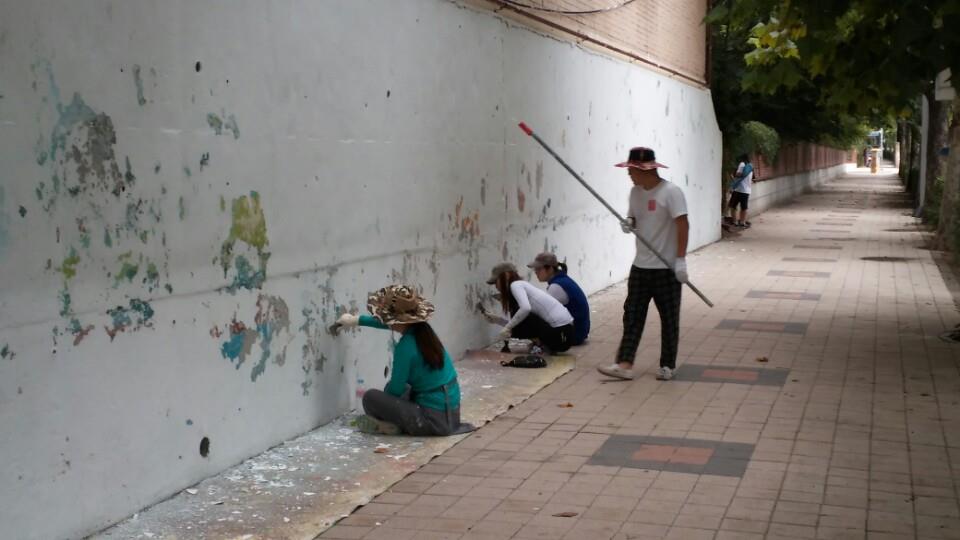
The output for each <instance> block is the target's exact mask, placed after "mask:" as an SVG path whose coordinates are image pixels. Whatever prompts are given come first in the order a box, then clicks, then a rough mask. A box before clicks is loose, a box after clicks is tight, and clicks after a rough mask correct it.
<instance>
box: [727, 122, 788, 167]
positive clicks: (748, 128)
mask: <svg viewBox="0 0 960 540" xmlns="http://www.w3.org/2000/svg"><path fill="white" fill-rule="evenodd" d="M731 150H733V155H734V156H739V155H740V154H754V153H759V154H761V155H763V158H764V159H765V160H766V161H767V163H773V162H774V160H776V159H777V152H779V151H780V135H779V134H777V131H776V130H775V129H773V128H772V127H770V126H768V125H766V124H763V123H761V122H757V121H754V120H751V121H749V122H744V123H743V126H742V127H741V129H740V133H739V134H738V135H737V136H736V138H735V139H734V140H733V142H732V144H731Z"/></svg>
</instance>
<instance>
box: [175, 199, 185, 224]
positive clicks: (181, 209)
mask: <svg viewBox="0 0 960 540" xmlns="http://www.w3.org/2000/svg"><path fill="white" fill-rule="evenodd" d="M177 210H178V213H179V215H180V221H183V218H185V217H187V207H186V205H185V203H184V201H183V197H182V196H181V197H180V200H178V201H177Z"/></svg>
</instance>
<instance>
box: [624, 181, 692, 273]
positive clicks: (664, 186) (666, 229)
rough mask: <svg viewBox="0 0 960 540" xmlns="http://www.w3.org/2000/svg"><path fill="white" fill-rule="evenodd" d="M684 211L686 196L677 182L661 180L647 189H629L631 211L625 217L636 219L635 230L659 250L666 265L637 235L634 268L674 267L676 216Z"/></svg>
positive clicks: (675, 256) (639, 187)
mask: <svg viewBox="0 0 960 540" xmlns="http://www.w3.org/2000/svg"><path fill="white" fill-rule="evenodd" d="M686 214H687V200H686V198H685V197H684V196H683V190H682V189H680V187H679V186H677V185H676V184H673V183H671V182H668V181H666V180H661V181H660V183H659V184H658V185H657V187H655V188H653V189H651V190H649V191H647V190H645V189H643V187H642V186H633V189H631V190H630V212H629V213H628V214H627V217H632V218H634V220H635V221H636V230H637V232H638V233H640V235H641V236H643V239H644V240H646V241H647V242H648V243H649V244H650V245H651V246H652V247H653V248H654V249H656V250H657V251H658V252H660V254H661V255H663V258H665V259H666V260H667V261H669V262H670V266H669V267H667V266H665V265H664V264H663V262H661V261H660V259H658V258H657V256H656V255H654V254H653V253H651V252H650V250H649V249H647V247H646V246H644V245H643V244H642V243H641V242H640V239H637V256H636V257H635V258H634V259H633V265H634V266H636V267H637V268H673V263H674V262H675V261H676V260H677V226H676V221H675V220H676V219H677V218H678V217H680V216H685V215H686Z"/></svg>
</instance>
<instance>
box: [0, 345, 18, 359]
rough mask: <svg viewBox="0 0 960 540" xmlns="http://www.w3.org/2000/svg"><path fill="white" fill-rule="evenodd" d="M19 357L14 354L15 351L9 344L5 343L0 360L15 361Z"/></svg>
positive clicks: (0, 353)
mask: <svg viewBox="0 0 960 540" xmlns="http://www.w3.org/2000/svg"><path fill="white" fill-rule="evenodd" d="M16 356H17V353H15V352H13V349H11V348H10V344H9V343H4V344H3V348H2V349H0V358H3V359H4V360H13V359H14V358H15V357H16Z"/></svg>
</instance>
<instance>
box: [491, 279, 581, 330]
mask: <svg viewBox="0 0 960 540" xmlns="http://www.w3.org/2000/svg"><path fill="white" fill-rule="evenodd" d="M510 292H511V293H513V298H514V299H515V300H516V301H517V308H518V309H517V312H516V313H515V314H514V315H513V318H512V319H510V321H508V322H507V326H506V327H507V328H510V329H513V328H514V327H515V326H517V325H518V324H520V323H521V322H523V320H524V319H526V318H527V315H529V314H530V313H534V314H536V315H537V316H538V317H540V318H541V319H543V320H544V321H547V324H549V325H550V326H551V327H553V328H559V327H561V326H566V325H568V324H573V316H571V315H570V312H569V311H567V308H565V307H563V304H561V303H560V302H558V301H557V299H556V298H554V297H552V296H550V295H549V294H547V292H546V291H544V290H543V289H540V288H537V287H535V286H534V285H533V284H531V283H529V282H526V281H523V280H518V281H514V282H513V283H511V284H510Z"/></svg>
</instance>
